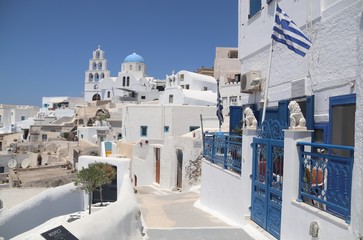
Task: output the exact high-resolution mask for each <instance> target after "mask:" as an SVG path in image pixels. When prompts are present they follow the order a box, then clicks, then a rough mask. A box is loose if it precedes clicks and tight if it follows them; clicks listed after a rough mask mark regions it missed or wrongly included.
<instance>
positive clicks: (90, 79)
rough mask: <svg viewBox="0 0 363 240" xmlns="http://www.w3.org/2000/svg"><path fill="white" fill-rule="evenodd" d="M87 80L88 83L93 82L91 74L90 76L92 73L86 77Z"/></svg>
mask: <svg viewBox="0 0 363 240" xmlns="http://www.w3.org/2000/svg"><path fill="white" fill-rule="evenodd" d="M88 80H89V81H90V82H92V81H93V74H92V73H90V74H89V76H88Z"/></svg>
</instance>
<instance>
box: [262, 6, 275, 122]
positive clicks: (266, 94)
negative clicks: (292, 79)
mask: <svg viewBox="0 0 363 240" xmlns="http://www.w3.org/2000/svg"><path fill="white" fill-rule="evenodd" d="M277 4H278V0H276V5H277ZM275 15H276V6H274V14H273V25H274V24H275ZM273 45H274V39H271V45H270V57H269V63H268V72H267V77H266V82H265V96H264V102H263V110H262V120H261V124H262V123H263V121H265V118H266V108H267V104H268V90H269V82H270V76H271V62H272V52H273V51H274V49H273Z"/></svg>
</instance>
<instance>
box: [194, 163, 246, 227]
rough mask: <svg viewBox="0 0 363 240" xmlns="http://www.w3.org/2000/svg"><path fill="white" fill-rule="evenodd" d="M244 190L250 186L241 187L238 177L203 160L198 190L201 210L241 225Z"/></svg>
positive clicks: (241, 183)
mask: <svg viewBox="0 0 363 240" xmlns="http://www.w3.org/2000/svg"><path fill="white" fill-rule="evenodd" d="M246 188H251V186H246V185H243V182H242V181H241V177H240V176H239V175H237V174H234V173H231V172H229V171H226V170H224V169H222V168H221V167H219V166H216V165H214V164H211V163H210V162H208V161H206V160H203V162H202V183H201V190H200V204H201V206H202V207H203V208H206V209H210V210H211V211H214V212H218V213H219V215H220V216H223V217H224V218H226V219H228V220H230V221H231V222H234V223H235V224H237V225H242V224H243V221H244V216H243V215H242V213H243V208H242V206H243V205H242V204H243V202H245V201H247V199H246V197H244V191H245V190H246ZM250 199H251V198H250ZM250 199H249V200H250Z"/></svg>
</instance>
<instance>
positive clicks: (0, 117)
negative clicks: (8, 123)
mask: <svg viewBox="0 0 363 240" xmlns="http://www.w3.org/2000/svg"><path fill="white" fill-rule="evenodd" d="M44 105H45V104H44ZM1 119H2V116H1V115H0V122H1Z"/></svg>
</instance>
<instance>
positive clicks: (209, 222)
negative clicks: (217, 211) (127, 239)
mask: <svg viewBox="0 0 363 240" xmlns="http://www.w3.org/2000/svg"><path fill="white" fill-rule="evenodd" d="M136 189H137V194H136V198H137V201H138V203H139V204H140V207H141V212H142V217H143V219H144V224H145V225H146V226H145V229H146V237H145V239H149V240H164V239H165V240H171V239H172V240H179V239H180V240H181V239H190V240H204V239H205V240H235V239H236V240H237V239H238V240H253V238H251V237H250V236H249V235H248V234H247V233H246V232H245V231H243V230H242V229H241V228H236V227H232V226H230V225H228V224H226V223H225V222H223V221H222V220H220V219H218V218H216V217H214V216H212V215H210V214H208V213H206V212H204V211H202V210H200V209H198V208H195V207H194V203H195V202H196V201H197V200H198V199H199V194H198V193H196V192H187V193H179V192H171V191H165V190H159V189H156V188H154V187H137V188H136Z"/></svg>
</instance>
